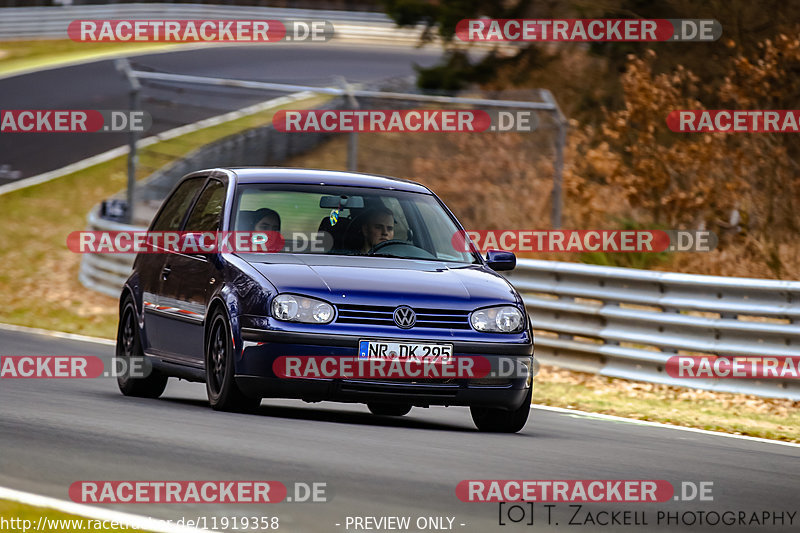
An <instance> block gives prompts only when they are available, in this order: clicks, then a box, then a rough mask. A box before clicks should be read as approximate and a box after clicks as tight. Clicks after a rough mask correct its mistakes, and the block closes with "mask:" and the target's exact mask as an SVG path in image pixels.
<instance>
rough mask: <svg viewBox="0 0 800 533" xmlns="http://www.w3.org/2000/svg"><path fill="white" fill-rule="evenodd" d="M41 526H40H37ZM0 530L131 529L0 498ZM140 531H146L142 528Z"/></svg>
mask: <svg viewBox="0 0 800 533" xmlns="http://www.w3.org/2000/svg"><path fill="white" fill-rule="evenodd" d="M39 526H41V527H39ZM0 530H2V531H19V532H20V533H22V532H25V531H38V532H40V533H41V532H47V531H53V532H58V533H72V532H73V531H86V530H94V531H132V530H131V528H129V527H125V526H122V527H120V526H119V524H118V523H116V522H112V521H108V522H104V521H103V520H97V519H95V518H87V517H85V516H78V515H71V514H66V513H62V512H60V511H56V510H54V509H48V508H45V507H34V506H32V505H26V504H23V503H18V502H12V501H8V500H0ZM135 531H141V532H142V533H147V532H146V531H144V530H135Z"/></svg>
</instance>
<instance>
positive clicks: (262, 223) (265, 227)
mask: <svg viewBox="0 0 800 533" xmlns="http://www.w3.org/2000/svg"><path fill="white" fill-rule="evenodd" d="M252 220H254V221H255V222H254V223H253V230H252V231H280V230H281V217H280V215H279V214H278V213H277V212H276V211H273V210H272V209H269V208H266V207H265V208H263V209H259V210H258V211H255V212H254V213H253V218H252Z"/></svg>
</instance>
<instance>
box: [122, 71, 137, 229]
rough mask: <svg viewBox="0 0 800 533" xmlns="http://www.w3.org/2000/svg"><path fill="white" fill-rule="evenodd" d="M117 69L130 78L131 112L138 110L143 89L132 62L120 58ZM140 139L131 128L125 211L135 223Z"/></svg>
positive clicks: (128, 217)
mask: <svg viewBox="0 0 800 533" xmlns="http://www.w3.org/2000/svg"><path fill="white" fill-rule="evenodd" d="M116 66H117V70H118V71H119V72H122V74H123V75H124V76H125V78H126V79H127V80H128V83H129V84H130V86H131V90H130V93H128V94H129V106H130V109H131V112H133V111H138V110H139V107H140V101H139V93H140V92H141V89H142V84H141V83H139V80H138V78H136V76H135V75H134V74H133V71H132V70H131V64H130V63H129V62H128V60H127V59H124V58H123V59H118V60H117V61H116ZM138 140H139V133H138V132H137V131H136V130H135V129H133V128H131V131H130V132H129V133H128V191H127V195H126V198H127V201H128V210H127V211H126V213H125V220H126V222H128V224H132V223H133V205H134V199H133V193H134V190H135V189H136V163H137V153H136V142H137V141H138Z"/></svg>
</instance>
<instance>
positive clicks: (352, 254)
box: [117, 168, 534, 432]
mask: <svg viewBox="0 0 800 533" xmlns="http://www.w3.org/2000/svg"><path fill="white" fill-rule="evenodd" d="M149 231H150V232H155V233H156V234H157V233H158V232H182V233H181V234H182V235H184V236H185V235H186V234H187V232H188V233H191V234H200V233H204V232H237V231H247V232H259V231H263V232H267V233H265V234H266V235H269V234H273V235H280V236H281V237H282V238H283V239H284V244H283V246H282V247H281V248H280V249H278V250H271V251H262V250H258V249H255V250H247V249H245V250H242V249H234V250H223V249H217V250H214V251H212V252H202V253H188V252H187V251H186V250H184V249H181V250H177V251H170V250H167V249H165V250H164V253H141V254H139V255H138V256H137V258H136V261H135V263H134V267H133V273H132V274H131V276H130V277H129V278H128V280H127V282H126V283H125V285H124V288H123V290H122V295H121V298H120V322H119V329H118V334H117V355H118V356H120V357H145V358H146V359H147V360H148V361H149V362H150V363H151V365H152V371H151V372H150V373H149V374H148V375H147V376H146V377H140V376H132V375H123V376H120V377H119V387H120V390H121V391H122V393H123V394H125V395H127V396H140V397H151V398H156V397H158V396H160V395H161V393H162V392H163V391H164V388H165V387H166V383H167V380H168V378H170V377H177V378H181V379H186V380H190V381H197V382H205V384H206V389H207V392H208V399H209V402H210V404H211V406H212V407H213V408H214V409H216V410H224V411H248V410H252V409H254V408H256V407H257V406H258V405H259V403H260V401H261V399H262V398H298V399H302V400H305V401H308V402H317V401H340V402H358V403H365V404H366V405H367V407H368V408H369V409H370V411H372V412H373V413H375V414H377V415H385V416H402V415H404V414H406V413H408V412H409V411H410V410H411V408H412V407H414V406H417V407H428V406H430V405H446V406H468V407H469V408H470V410H471V414H472V418H473V420H474V422H475V424H476V426H477V427H478V429H479V430H481V431H493V432H517V431H519V430H520V429H522V427H523V426H524V425H525V423H526V421H527V418H528V413H529V410H530V409H529V407H530V403H531V393H532V387H533V373H534V372H533V368H534V360H533V330H532V328H531V324H530V320H529V318H528V316H527V314H526V313H525V307H524V305H523V302H522V299H521V298H520V296H519V294H518V293H517V291H516V290H514V288H513V287H512V286H511V285H510V284H509V283H508V281H506V280H505V279H504V278H503V277H502V276H500V275H499V274H497V273H496V271H502V270H511V269H513V268H514V266H515V264H516V259H515V257H514V255H513V254H511V253H508V252H499V251H490V252H489V253H488V256H487V258H483V257H482V256H481V255H480V254H479V253H477V252H475V251H464V250H465V249H470V248H469V247H459V246H454V242H455V240H456V239H454V236H455V235H458V234H459V233H460V232H463V231H464V230H463V228H462V227H461V225H460V224H459V223H458V221H457V220H456V218H455V217H454V216H453V214H452V213H451V212H450V211H449V210H448V209H447V207H446V206H445V205H444V204H443V203H442V201H441V200H439V198H437V197H436V195H434V194H433V193H432V192H431V191H430V190H429V189H428V188H426V187H424V186H422V185H420V184H418V183H414V182H411V181H407V180H400V179H392V178H388V177H382V176H374V175H367V174H358V173H349V172H334V171H323V170H305V169H280V168H230V169H212V170H203V171H199V172H195V173H192V174H189V175H187V176H185V177H184V178H183V179H182V180H181V181H180V182H179V183H178V184H177V185H176V187H175V189H174V190H173V191H172V193H171V194H170V195H169V197H168V198H167V200H166V201H165V202H164V203H163V205H162V206H161V208H160V210H159V211H158V213H157V214H156V216H155V217H154V219H153V222H152V223H151V226H150V228H149ZM269 232H272V233H269ZM398 351H399V352H405V353H426V354H430V353H433V354H439V355H443V356H445V357H450V358H452V359H451V360H458V359H459V358H467V357H473V358H475V357H479V358H482V359H483V360H489V361H498V360H500V359H504V360H506V361H508V360H511V361H513V362H514V363H515V366H516V368H518V369H519V368H521V369H523V371H522V372H514V373H511V374H504V375H499V374H497V373H492V374H488V375H485V376H477V377H476V376H473V377H470V378H464V377H463V376H457V377H446V376H442V377H439V378H430V377H425V378H421V379H389V378H375V377H367V378H365V377H363V376H359V377H357V378H355V377H353V378H351V377H347V376H345V377H341V376H338V377H307V378H305V377H301V378H300V379H298V378H296V377H287V376H286V375H284V374H282V373H280V372H276V361H279V360H280V358H286V357H292V356H295V357H297V358H302V357H309V356H315V357H321V356H324V357H327V358H331V357H333V358H342V360H344V359H349V360H353V359H357V358H359V357H363V356H365V355H366V354H383V355H386V354H396V353H397V352H398Z"/></svg>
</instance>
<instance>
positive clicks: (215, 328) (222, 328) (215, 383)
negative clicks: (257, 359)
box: [205, 310, 261, 412]
mask: <svg viewBox="0 0 800 533" xmlns="http://www.w3.org/2000/svg"><path fill="white" fill-rule="evenodd" d="M205 355H206V357H205V361H206V392H207V393H208V403H210V404H211V407H212V408H213V409H214V410H215V411H238V412H250V411H254V410H255V409H256V408H257V407H258V406H259V404H260V403H261V398H251V397H249V396H245V395H244V394H243V393H242V391H240V390H239V387H237V386H236V381H235V380H234V361H233V357H234V354H233V340H232V339H231V328H230V324H228V317H227V316H226V315H225V313H224V312H223V311H221V310H217V311H216V312H215V313H214V314H213V315H212V317H211V329H210V330H209V335H208V340H207V341H206V354H205Z"/></svg>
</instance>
